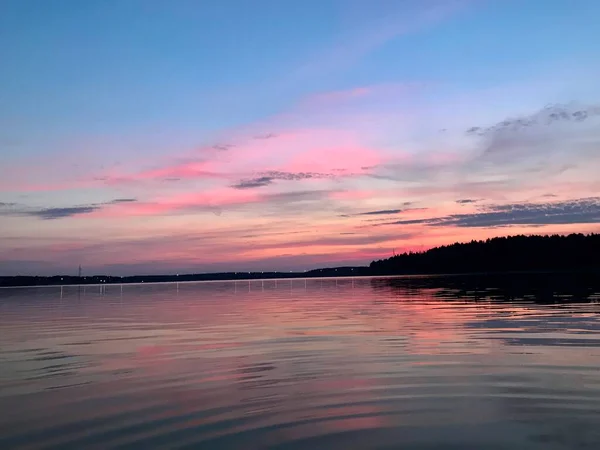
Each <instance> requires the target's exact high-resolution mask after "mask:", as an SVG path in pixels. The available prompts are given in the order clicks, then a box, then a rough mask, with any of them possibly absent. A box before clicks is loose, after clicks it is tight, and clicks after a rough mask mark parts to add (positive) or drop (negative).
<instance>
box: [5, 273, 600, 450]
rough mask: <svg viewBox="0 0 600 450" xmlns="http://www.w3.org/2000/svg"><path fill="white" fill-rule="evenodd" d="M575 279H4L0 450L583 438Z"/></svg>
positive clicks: (588, 368)
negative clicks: (120, 282) (553, 283)
mask: <svg viewBox="0 0 600 450" xmlns="http://www.w3.org/2000/svg"><path fill="white" fill-rule="evenodd" d="M490 287H494V286H490ZM575 288H576V289H575V291H574V292H575V294H572V295H571V296H567V297H558V298H559V300H560V301H559V302H556V303H544V304H538V303H535V299H536V298H537V297H535V295H529V294H528V293H526V292H524V291H522V290H519V291H518V292H519V293H520V294H519V295H521V297H515V296H514V293H513V294H510V295H505V294H503V293H502V292H499V291H495V290H491V289H488V288H486V287H483V288H482V287H481V286H478V287H477V288H473V289H470V288H469V286H468V283H467V285H465V284H464V283H463V284H461V285H460V286H458V285H457V283H456V279H454V281H451V282H447V281H443V280H442V279H432V278H413V279H410V278H405V279H394V280H390V279H387V280H386V279H356V280H350V279H339V280H335V279H328V280H318V279H313V280H308V281H306V282H305V281H304V280H298V279H297V280H293V281H289V280H288V281H283V280H279V281H277V282H275V281H265V282H261V281H252V282H251V283H250V284H249V283H248V282H240V281H238V282H237V283H234V282H218V283H196V284H180V285H179V286H177V285H175V284H165V285H142V286H133V285H130V286H124V287H123V288H122V290H121V287H120V286H106V287H104V288H100V287H90V286H88V287H87V288H85V291H84V290H83V288H81V289H79V288H77V287H65V288H64V289H63V290H62V295H61V289H60V287H53V288H33V289H3V290H0V448H1V449H12V448H28V449H34V448H73V449H88V448H97V449H110V448H132V449H133V448H135V449H152V448H165V449H167V448H168V449H171V448H211V449H234V448H235V449H254V448H291V449H298V448H307V449H318V448H328V449H353V448H407V449H478V450H479V449H544V450H552V449H599V448H600V425H599V424H600V304H598V303H597V302H598V299H599V298H600V297H599V296H598V292H597V291H595V290H594V289H584V290H583V291H585V293H584V294H582V292H583V291H582V289H581V286H576V287H575ZM573 295H574V296H573ZM506 300H510V301H506ZM544 301H547V298H545V300H544ZM553 301H556V299H555V300H553ZM563 301H568V302H566V303H563Z"/></svg>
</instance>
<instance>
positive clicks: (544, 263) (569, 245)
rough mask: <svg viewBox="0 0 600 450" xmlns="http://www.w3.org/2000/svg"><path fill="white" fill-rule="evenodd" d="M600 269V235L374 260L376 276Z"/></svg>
mask: <svg viewBox="0 0 600 450" xmlns="http://www.w3.org/2000/svg"><path fill="white" fill-rule="evenodd" d="M598 268H600V234H589V235H584V234H571V235H568V236H561V235H553V236H523V235H519V236H510V237H499V238H493V239H487V240H485V241H471V242H468V243H456V244H452V245H445V246H442V247H435V248H432V249H430V250H427V251H425V252H418V253H415V252H409V253H403V254H401V255H396V256H393V257H391V258H388V259H383V260H379V261H373V262H372V263H371V265H370V269H371V273H372V274H373V275H397V274H430V273H469V272H506V271H550V270H581V269H598Z"/></svg>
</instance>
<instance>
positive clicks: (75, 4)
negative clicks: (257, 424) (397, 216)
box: [0, 0, 600, 273]
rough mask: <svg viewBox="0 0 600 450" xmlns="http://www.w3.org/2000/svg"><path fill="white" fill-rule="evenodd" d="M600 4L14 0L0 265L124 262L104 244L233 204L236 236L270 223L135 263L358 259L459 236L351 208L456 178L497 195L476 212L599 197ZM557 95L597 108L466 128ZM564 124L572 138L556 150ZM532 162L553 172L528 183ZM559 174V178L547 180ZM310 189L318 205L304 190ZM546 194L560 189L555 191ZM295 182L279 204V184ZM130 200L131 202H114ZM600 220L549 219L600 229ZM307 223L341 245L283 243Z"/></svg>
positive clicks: (3, 104) (1, 132)
mask: <svg viewBox="0 0 600 450" xmlns="http://www.w3.org/2000/svg"><path fill="white" fill-rule="evenodd" d="M598 19H600V2H597V1H592V0H578V1H566V0H546V1H537V0H529V1H526V2H523V1H512V0H504V1H499V0H498V1H491V0H490V1H485V0H472V1H469V0H456V1H454V0H443V1H441V0H440V1H436V0H419V1H416V0H415V1H410V0H405V1H400V0H395V1H391V0H380V1H363V0H343V1H342V0H336V1H333V0H329V1H327V0H319V1H303V2H293V1H274V0H273V1H254V2H247V1H240V0H237V1H234V0H219V1H207V0H204V1H153V0H143V1H142V0H129V1H125V0H121V1H117V0H115V1H96V0H89V1H85V2H82V1H74V0H73V1H68V0H64V1H53V2H48V1H41V0H38V1H33V0H18V1H13V0H4V1H3V2H2V3H0V30H1V31H0V33H1V39H0V60H2V61H3V62H4V63H3V68H2V70H1V71H0V156H1V157H2V160H3V162H4V163H3V164H2V166H1V167H0V176H1V177H2V179H3V181H2V182H1V183H0V196H1V197H0V203H2V204H6V205H8V204H10V205H12V206H11V207H10V210H9V209H7V208H8V207H7V206H4V207H3V208H4V209H3V210H0V226H2V228H3V229H5V230H8V232H7V233H6V235H7V236H8V237H10V239H8V238H7V239H5V240H0V250H2V249H4V250H5V251H4V254H6V255H8V256H6V257H1V256H0V259H1V261H0V269H3V268H4V269H5V270H6V271H7V272H14V270H13V268H14V267H19V271H21V270H25V271H30V272H32V273H33V272H36V271H48V270H54V269H55V268H60V269H61V270H63V269H64V270H71V269H70V267H67V266H66V265H65V264H70V263H68V261H71V260H72V258H73V257H77V258H82V257H81V256H80V254H81V255H86V256H85V258H87V259H89V261H88V264H89V265H90V266H92V267H94V268H95V269H97V270H101V269H110V268H111V267H113V266H114V267H117V266H115V265H114V264H117V263H112V264H113V266H110V264H111V261H113V260H114V259H115V257H114V255H112V254H105V252H104V251H103V250H102V249H101V246H100V247H94V248H93V249H92V248H88V247H86V246H89V245H91V244H90V239H92V240H93V241H94V242H101V243H104V244H106V248H109V247H110V246H111V245H113V246H118V245H125V244H126V245H134V246H136V245H138V244H139V245H141V244H140V243H139V242H138V241H139V239H141V237H139V236H136V235H135V233H134V230H136V229H138V227H139V224H140V223H145V224H146V225H147V226H146V228H145V229H144V233H143V234H144V235H143V239H145V240H146V241H144V242H152V243H153V245H155V246H156V248H162V247H161V244H160V243H161V242H162V241H161V240H164V239H165V236H166V235H168V236H171V235H175V236H183V235H185V236H187V237H188V238H189V237H190V236H193V235H194V233H205V234H210V233H213V232H214V233H217V231H218V230H219V229H221V228H223V226H224V222H223V221H224V220H225V219H224V218H223V216H230V217H229V220H228V221H227V222H226V223H225V224H226V225H227V227H231V226H233V225H235V227H234V228H235V230H233V229H231V230H229V233H230V236H233V235H239V236H243V235H244V232H243V230H245V229H247V228H252V227H256V226H258V224H260V226H261V227H265V234H264V236H263V239H262V240H260V242H256V243H255V244H253V245H252V246H250V247H249V248H248V249H247V250H246V251H245V252H246V253H245V256H244V257H243V258H241V261H242V262H241V263H240V262H237V261H236V262H235V264H234V262H231V261H228V260H226V259H224V260H222V261H211V260H209V259H202V258H199V257H198V254H199V253H202V250H203V249H205V248H209V247H210V248H219V246H220V245H226V242H227V240H225V239H224V238H223V237H222V236H220V235H219V237H218V238H215V240H214V242H212V241H211V242H208V240H205V241H204V243H203V242H202V240H201V239H200V240H199V241H198V242H196V241H194V242H195V244H194V247H193V248H192V249H191V250H190V251H189V252H188V253H186V252H185V250H184V248H185V245H184V244H179V245H181V246H182V247H181V248H182V251H181V252H179V253H176V254H173V255H170V256H168V257H162V256H161V254H162V253H161V252H160V251H159V250H155V251H154V253H152V254H144V255H142V253H140V254H139V256H138V257H139V260H138V259H136V261H131V262H127V261H125V260H124V261H121V262H120V263H118V264H120V265H119V266H118V267H119V270H125V271H133V272H135V271H136V270H138V268H139V269H140V270H141V269H142V268H144V270H149V269H148V267H154V268H156V270H158V271H164V270H170V269H172V268H177V269H180V268H181V269H189V270H196V269H197V270H211V269H212V268H222V267H229V265H231V264H234V265H241V266H243V267H244V268H246V267H249V268H254V267H272V268H274V269H276V268H278V266H279V265H281V264H283V265H284V266H285V267H282V268H284V269H287V268H288V267H289V268H293V269H295V268H304V267H311V266H314V265H320V264H322V263H324V262H328V261H343V262H355V261H360V262H362V261H367V260H368V259H369V258H371V257H376V256H380V255H385V254H386V252H388V250H389V248H403V247H404V248H412V246H414V245H415V244H414V242H416V241H419V242H420V243H423V242H424V243H425V245H436V244H438V243H445V242H446V241H448V240H454V239H462V238H464V237H465V236H464V235H463V234H461V233H462V232H463V231H464V230H460V229H458V228H456V227H452V226H448V227H447V228H446V231H447V233H445V234H440V231H439V230H437V229H436V230H431V229H430V228H427V227H426V226H421V227H420V228H419V229H413V228H412V227H404V228H402V229H397V230H394V231H393V232H392V231H391V230H386V231H385V233H384V234H382V227H374V228H372V229H369V228H364V227H365V226H366V225H365V223H362V222H360V223H359V221H358V219H352V220H345V221H344V223H340V222H339V218H340V216H344V215H349V214H348V213H349V212H350V213H351V212H352V211H359V210H360V211H362V210H365V209H366V210H369V209H381V210H387V209H397V208H395V206H397V205H398V204H404V203H411V204H414V205H420V206H419V208H415V209H419V210H420V211H425V210H429V211H430V212H431V213H432V214H434V212H437V213H439V214H442V215H446V214H450V213H451V212H452V211H451V210H452V207H451V206H450V205H451V204H452V203H451V202H452V201H453V200H455V199H450V198H446V197H447V196H446V195H445V194H444V193H447V192H448V191H450V192H456V193H457V194H458V193H465V192H467V191H468V189H467V187H466V184H465V183H471V184H472V183H482V182H485V183H487V184H486V189H485V190H483V189H482V190H481V191H480V192H472V196H473V197H477V198H479V197H482V203H481V204H480V205H479V206H477V207H475V206H473V207H472V208H474V209H475V210H477V208H479V210H477V211H480V212H485V211H484V210H485V208H495V207H497V206H498V205H499V204H501V203H503V202H504V203H507V202H508V203H511V202H512V203H514V202H534V204H539V203H540V202H542V201H546V202H547V201H548V199H550V198H555V199H556V200H555V201H557V202H558V201H562V202H564V201H579V200H580V199H582V198H584V199H586V198H595V196H596V195H597V190H596V188H597V186H598V185H597V183H596V181H595V179H594V175H593V170H592V168H596V167H597V166H596V165H597V163H598V159H597V150H596V149H597V147H596V143H597V138H598V137H599V136H598V134H597V133H595V131H594V130H595V129H596V125H597V124H596V123H595V122H593V121H594V120H596V119H595V117H596V114H595V112H594V111H596V110H595V109H594V108H596V107H597V106H596V105H598V101H599V98H598V96H599V94H600V92H599V89H598V83H597V79H598V76H599V75H600V73H599V70H598V69H599V65H598V62H597V61H598V56H600V55H599V54H598V53H599V51H598V49H597V42H600V31H598V27H597V22H598ZM548 104H559V105H562V106H561V108H563V109H562V110H561V111H568V114H574V113H576V112H577V111H581V110H586V111H588V112H589V120H586V121H585V124H580V123H575V122H574V121H571V122H569V123H566V122H565V123H560V124H558V123H557V124H555V125H553V126H552V127H546V126H544V127H542V126H539V127H538V128H535V129H534V130H528V131H527V133H528V134H527V135H523V133H522V132H521V131H519V132H518V133H519V134H518V136H516V137H515V136H511V137H510V139H507V138H506V136H505V134H506V133H507V132H513V131H514V130H513V131H506V130H504V131H502V132H501V133H502V134H501V135H493V136H492V135H491V133H488V134H485V135H483V134H482V135H478V136H477V137H476V138H475V137H473V136H467V135H465V130H466V129H468V128H471V127H475V126H477V127H491V126H493V125H494V124H497V123H501V122H502V121H503V120H506V119H507V118H514V117H541V116H540V115H539V112H540V111H541V110H542V109H543V108H544V107H545V106H546V105H548ZM536 114H538V115H537V116H536ZM549 114H551V113H549ZM542 116H543V114H542ZM544 117H545V116H544ZM586 117H587V116H586ZM497 133H500V132H498V131H497ZM261 135H263V136H269V135H272V137H271V138H270V139H265V140H257V139H256V137H257V136H261ZM500 138H501V139H500ZM548 139H551V141H550V142H552V143H553V144H552V145H553V146H554V147H556V149H553V150H551V151H548V154H547V155H545V156H543V153H542V150H541V149H542V143H543V142H548ZM267 140H268V141H269V142H268V143H267V142H266V141H267ZM499 140H501V142H503V143H506V142H510V145H511V146H512V147H511V149H507V154H508V153H510V152H518V153H511V155H517V154H518V155H519V157H518V158H515V157H512V156H511V158H510V161H509V162H511V163H512V165H510V164H509V165H507V164H501V163H500V162H502V163H505V162H507V160H505V161H500V162H499V161H498V160H494V161H488V160H485V158H484V160H482V159H481V157H482V155H489V154H490V153H489V152H488V153H486V150H485V149H486V145H488V146H489V145H491V144H490V142H493V143H496V144H495V145H497V142H499ZM278 141H280V142H278ZM517 141H518V144H517V143H515V142H517ZM215 148H217V149H215ZM218 148H221V150H218ZM223 149H225V150H223ZM548 155H550V156H548ZM567 159H568V160H569V161H568V162H567ZM327 164H329V165H327ZM567 165H569V166H572V167H568V168H567V169H565V167H566V166H567ZM542 166H543V168H541V167H542ZM399 168H400V169H399ZM534 169H535V170H538V171H541V172H536V173H544V174H545V176H542V177H540V178H539V180H540V183H538V184H536V185H531V173H532V171H533V170H534ZM300 170H301V171H302V173H303V174H304V175H301V176H299V175H297V173H299V172H298V171H300ZM399 171H400V172H402V173H399ZM544 171H545V172H544ZM392 172H393V173H392ZM273 173H279V175H277V176H276V177H275V178H273V177H272V175H273ZM281 173H285V174H286V175H281ZM307 173H311V174H312V175H311V176H310V177H309V176H305V175H306V174H307ZM165 174H170V175H169V176H167V175H165ZM265 174H267V175H265ZM268 174H270V175H268ZM294 174H296V175H294ZM549 174H550V175H549ZM261 177H262V178H265V179H266V178H269V180H270V181H268V182H265V183H266V184H262V185H260V186H257V187H256V189H252V190H251V191H252V192H250V190H245V191H243V193H242V191H241V190H240V189H237V188H235V187H234V186H240V185H244V186H246V185H254V184H256V183H253V182H252V183H246V184H244V183H241V182H240V181H244V180H246V181H248V180H254V179H258V178H261ZM176 178H177V180H176ZM166 179H169V180H170V181H169V182H165V180H166ZM407 180H410V181H407ZM413 180H419V181H418V183H420V184H419V185H417V184H416V183H417V182H416V181H413ZM541 180H546V183H547V185H544V184H543V183H541ZM407 183H408V184H407ZM494 183H496V184H494ZM498 183H500V184H498ZM501 183H504V185H501ZM258 184H260V183H258ZM471 184H469V186H471ZM473 186H481V184H474V185H473ZM494 186H495V187H494ZM515 186H521V187H522V189H521V190H515ZM555 186H561V189H562V191H561V192H557V193H553V192H550V191H552V190H553V188H554V187H555ZM470 189H474V188H472V187H471V188H470ZM546 191H548V192H546ZM306 192H309V193H310V192H312V194H310V195H311V196H312V197H311V200H308V199H307V198H301V197H302V196H301V195H300V194H298V193H306ZM469 193H471V192H470V191H469ZM546 194H553V195H556V197H544V200H543V199H542V198H541V197H539V196H541V195H546ZM284 195H287V196H289V199H290V201H289V202H286V203H285V204H284V205H281V204H279V203H277V201H276V200H274V199H280V198H282V196H284ZM536 196H538V197H536ZM119 198H121V199H122V198H128V199H135V201H132V202H123V203H119V202H117V203H111V202H112V201H113V200H115V199H119ZM299 198H301V199H300V200H297V201H298V202H299V204H298V205H295V206H296V207H294V205H293V204H291V203H294V202H295V201H296V200H291V199H299ZM90 205H91V207H90ZM453 207H454V208H455V209H456V208H459V207H458V206H457V205H456V204H454V206H453ZM56 208H68V209H63V210H61V211H62V213H61V214H58V216H59V217H56V218H53V219H48V217H49V216H50V217H51V216H52V214H49V215H48V214H45V213H43V214H42V213H39V214H36V213H35V211H38V212H39V211H46V210H50V211H52V210H53V209H56ZM69 208H80V209H69ZM90 208H91V209H90ZM215 208H216V209H218V210H219V211H224V213H223V214H220V215H217V214H215V213H214V211H215ZM460 208H461V211H462V210H463V209H464V205H462V206H460ZM264 210H268V211H271V212H272V214H274V216H275V217H277V221H275V219H270V220H269V221H267V220H265V217H264V213H263V211H264ZM324 210H328V211H335V212H336V213H332V214H331V215H330V216H324V215H323V211H324ZM77 211H79V212H80V213H77ZM294 211H295V212H296V214H294ZM65 212H73V214H66V213H65ZM63 213H65V214H63ZM407 214H411V213H407ZM350 215H352V214H350ZM586 217H587V219H586V220H587V221H586V222H578V221H577V220H579V219H573V220H574V221H573V223H572V224H564V223H562V222H563V221H561V224H560V226H556V224H546V225H548V227H547V229H546V230H545V231H546V232H567V231H571V230H573V229H582V230H584V231H589V230H592V231H593V230H596V229H597V228H596V227H597V224H596V222H594V221H592V222H590V221H589V220H590V219H589V214H588V215H586ZM361 220H364V219H361ZM198 223H201V225H198ZM309 224H313V225H315V226H318V227H321V229H322V230H323V233H324V234H325V235H327V236H331V239H332V240H331V243H330V244H325V243H323V242H321V241H319V242H318V243H314V239H312V238H311V236H310V233H308V234H306V235H304V236H303V237H302V239H300V240H298V239H296V240H290V239H288V240H287V241H286V240H285V239H283V238H281V237H280V236H281V235H277V236H278V237H277V238H273V237H272V233H274V232H275V231H274V230H271V228H273V229H275V228H276V229H277V230H278V231H277V233H279V232H282V231H280V229H281V230H296V229H305V228H306V229H307V230H308V229H310V228H311V227H310V226H309ZM367 225H368V224H367ZM521 225H522V224H521ZM530 225H531V226H532V227H538V226H539V225H540V224H539V223H532V224H530ZM550 225H552V226H550ZM361 227H362V228H361ZM396 228H398V227H396ZM408 228H410V229H408ZM106 230H112V231H111V232H110V233H109V232H108V231H106ZM240 230H241V231H240ZM269 230H270V231H269ZM519 230H520V231H523V229H522V227H521V228H519ZM511 231H515V230H509V229H503V230H499V229H497V228H495V229H489V228H481V229H478V230H477V235H480V236H485V235H491V234H498V233H505V234H507V233H509V232H511ZM340 232H343V233H355V234H356V236H358V237H357V239H356V242H355V243H347V242H345V243H343V244H339V241H336V240H335V239H334V237H335V236H337V235H338V234H339V233H340ZM236 233H237V234H236ZM374 236H381V240H380V241H379V243H378V244H377V245H375V246H374V245H372V241H373V239H374ZM395 236H404V237H403V238H397V237H395ZM408 236H410V237H408ZM359 237H362V241H361V239H359ZM384 238H385V239H384ZM169 239H171V237H169ZM240 239H241V238H240ZM234 241H235V239H234ZM17 242H22V243H19V244H17ZM36 242H38V244H36ZM169 242H170V244H169V245H172V244H171V241H169ZM299 242H301V243H302V245H300V244H299ZM311 242H312V244H311ZM23 243H26V244H23ZM235 245H237V244H235ZM420 245H421V244H420ZM300 247H305V249H304V250H302V251H300V250H299V248H300ZM50 248H51V249H54V250H53V252H54V253H52V255H50V252H49V249H50ZM135 248H138V247H135ZM61 249H62V250H61ZM78 252H79V253H78ZM2 253H3V252H1V251H0V255H1V254H2ZM74 255H75V256H74ZM282 258H283V259H282ZM294 258H295V259H294ZM281 261H285V263H281ZM136 263H137V264H138V265H137V266H136ZM122 267H127V268H126V269H122ZM233 268H235V267H233ZM115 270H116V269H115ZM0 272H1V270H0Z"/></svg>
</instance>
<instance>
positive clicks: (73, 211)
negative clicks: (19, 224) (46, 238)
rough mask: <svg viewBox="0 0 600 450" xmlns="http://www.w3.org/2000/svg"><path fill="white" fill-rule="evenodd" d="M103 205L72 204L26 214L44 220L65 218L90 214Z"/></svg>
mask: <svg viewBox="0 0 600 450" xmlns="http://www.w3.org/2000/svg"><path fill="white" fill-rule="evenodd" d="M100 208H101V206H71V207H67V208H46V209H39V210H33V211H29V212H27V213H26V214H28V215H30V216H34V217H37V218H39V219H43V220H54V219H63V218H65V217H73V216H79V215H81V214H89V213H92V212H94V211H97V210H98V209H100Z"/></svg>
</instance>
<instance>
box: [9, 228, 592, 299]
mask: <svg viewBox="0 0 600 450" xmlns="http://www.w3.org/2000/svg"><path fill="white" fill-rule="evenodd" d="M599 270H600V234H588V235H584V234H571V235H568V236H562V235H553V236H523V235H519V236H510V237H501V238H494V239H487V240H485V241H471V242H467V243H455V244H452V245H447V246H441V247H435V248H432V249H429V250H427V251H424V252H407V253H402V254H398V255H394V256H392V257H391V258H387V259H383V260H378V261H373V262H372V263H371V264H370V265H369V266H344V267H327V268H321V269H314V270H308V271H304V272H277V271H273V272H219V273H197V274H179V275H133V276H125V277H117V276H111V275H92V276H81V277H80V276H68V275H55V276H4V277H1V276H0V287H18V286H22V287H27V286H70V285H81V286H84V285H98V284H135V283H170V282H171V283H172V282H186V281H228V280H259V279H282V278H287V279H293V278H330V277H359V276H386V275H387V276H389V275H434V274H502V273H548V272H563V273H569V272H571V273H573V272H597V271H599Z"/></svg>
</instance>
